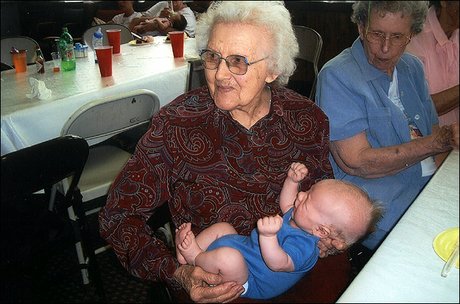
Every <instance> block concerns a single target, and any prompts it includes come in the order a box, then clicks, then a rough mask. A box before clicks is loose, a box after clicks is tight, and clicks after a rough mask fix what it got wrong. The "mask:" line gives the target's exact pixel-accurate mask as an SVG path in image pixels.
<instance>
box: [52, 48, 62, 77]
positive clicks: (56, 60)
mask: <svg viewBox="0 0 460 304" xmlns="http://www.w3.org/2000/svg"><path fill="white" fill-rule="evenodd" d="M51 58H52V59H53V64H54V66H53V72H56V73H57V72H59V71H60V70H61V54H60V53H59V52H51Z"/></svg>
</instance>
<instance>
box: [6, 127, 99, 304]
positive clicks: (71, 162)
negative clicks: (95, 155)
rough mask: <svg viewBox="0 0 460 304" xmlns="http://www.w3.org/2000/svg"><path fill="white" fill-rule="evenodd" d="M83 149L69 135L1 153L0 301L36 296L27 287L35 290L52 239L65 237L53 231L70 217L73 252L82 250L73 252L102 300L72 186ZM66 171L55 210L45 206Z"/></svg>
mask: <svg viewBox="0 0 460 304" xmlns="http://www.w3.org/2000/svg"><path fill="white" fill-rule="evenodd" d="M88 149H89V148H88V144H87V142H86V140H85V139H83V138H81V137H78V136H73V135H68V136H62V137H58V138H55V139H52V140H49V141H46V142H43V143H39V144H37V145H34V146H31V147H28V148H25V149H22V150H18V151H15V152H12V153H9V154H6V155H4V156H2V159H1V172H2V176H1V186H2V190H1V222H0V224H1V232H0V244H1V247H0V255H1V260H0V263H1V274H0V275H1V276H2V302H3V301H6V302H23V301H24V302H27V301H29V300H30V298H27V297H32V298H34V299H36V297H37V296H39V295H37V294H28V293H30V292H31V291H32V292H33V291H37V287H36V286H41V285H40V284H42V282H41V281H42V280H41V278H43V277H44V273H45V272H46V270H47V269H46V268H45V266H46V264H47V263H46V262H47V261H48V259H49V255H50V253H51V252H52V250H53V249H54V248H59V247H58V246H56V242H58V241H65V240H64V239H60V238H59V237H56V235H59V233H60V232H62V231H60V230H62V229H63V228H64V227H65V223H69V220H70V223H71V227H72V230H73V234H74V240H75V246H76V248H77V252H80V253H82V252H83V256H78V262H79V264H80V269H81V271H82V273H83V272H87V273H88V275H89V278H90V281H91V282H92V283H94V287H95V288H96V292H97V293H98V295H99V297H100V299H99V300H100V301H101V302H105V293H104V289H103V285H102V281H101V278H100V273H99V268H98V264H97V261H96V258H95V255H94V249H93V247H92V244H91V240H90V238H89V237H88V231H87V224H86V218H85V213H84V210H83V208H82V202H81V194H80V191H79V189H78V187H77V185H78V181H79V179H80V176H81V173H82V170H83V167H84V165H85V163H86V160H87V158H88V151H89V150H88ZM67 177H72V182H71V184H70V186H69V188H68V190H67V191H66V192H65V193H64V194H63V195H62V198H61V199H60V200H58V201H59V203H56V204H54V207H55V210H49V202H50V193H51V191H50V190H51V188H52V187H53V185H55V184H56V183H58V182H60V181H62V180H63V179H64V178H67ZM41 190H44V193H43V191H41ZM59 210H61V211H63V213H64V215H65V211H67V216H60V215H61V214H60V213H59ZM69 225H70V224H69ZM60 248H62V247H60ZM78 248H80V249H82V250H80V251H79V250H78ZM80 255H81V254H80ZM75 262H77V259H75ZM42 287H43V286H42ZM27 288H30V289H27ZM50 288H52V286H51V287H50ZM39 290H40V289H38V291H39ZM5 293H6V294H5Z"/></svg>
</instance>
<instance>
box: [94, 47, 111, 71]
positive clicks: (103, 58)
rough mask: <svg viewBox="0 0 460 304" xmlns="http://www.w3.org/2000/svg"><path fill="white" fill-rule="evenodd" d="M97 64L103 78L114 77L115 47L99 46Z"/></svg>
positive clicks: (96, 48)
mask: <svg viewBox="0 0 460 304" xmlns="http://www.w3.org/2000/svg"><path fill="white" fill-rule="evenodd" d="M94 50H95V51H96V56H97V63H98V65H99V71H100V72H101V76H102V77H109V76H112V50H113V46H111V45H106V46H98V47H95V48H94Z"/></svg>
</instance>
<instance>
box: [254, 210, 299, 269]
mask: <svg viewBox="0 0 460 304" xmlns="http://www.w3.org/2000/svg"><path fill="white" fill-rule="evenodd" d="M282 225H283V218H282V217H281V216H279V215H276V216H267V217H264V218H261V219H259V220H258V221H257V229H258V230H259V244H260V251H261V253H262V257H263V258H264V261H265V264H267V266H268V267H269V268H270V269H271V270H273V271H293V270H294V263H293V262H292V260H291V257H290V256H289V255H288V254H287V253H286V252H285V251H284V250H283V248H281V246H280V245H279V243H278V238H277V237H276V234H277V233H278V231H279V230H280V229H281V226H282Z"/></svg>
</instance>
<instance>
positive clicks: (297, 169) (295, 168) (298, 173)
mask: <svg viewBox="0 0 460 304" xmlns="http://www.w3.org/2000/svg"><path fill="white" fill-rule="evenodd" d="M307 174H308V169H307V167H306V166H305V165H304V164H302V163H292V164H291V166H290V167H289V171H288V174H287V176H288V177H289V178H290V179H292V181H294V182H296V183H298V182H300V181H302V180H303V179H304V178H305V177H306V176H307Z"/></svg>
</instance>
